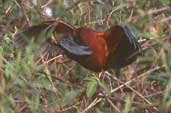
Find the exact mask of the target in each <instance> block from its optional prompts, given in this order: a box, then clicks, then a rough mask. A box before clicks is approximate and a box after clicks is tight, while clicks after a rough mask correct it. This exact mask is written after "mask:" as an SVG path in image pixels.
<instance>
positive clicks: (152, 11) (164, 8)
mask: <svg viewBox="0 0 171 113" xmlns="http://www.w3.org/2000/svg"><path fill="white" fill-rule="evenodd" d="M169 9H171V8H170V7H162V8H160V9H151V10H149V11H148V12H147V14H157V13H160V12H162V11H165V10H169Z"/></svg>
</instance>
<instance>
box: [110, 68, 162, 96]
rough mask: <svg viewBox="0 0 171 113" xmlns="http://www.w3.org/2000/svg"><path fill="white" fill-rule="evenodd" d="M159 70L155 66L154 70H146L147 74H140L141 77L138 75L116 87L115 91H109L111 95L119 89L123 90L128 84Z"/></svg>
mask: <svg viewBox="0 0 171 113" xmlns="http://www.w3.org/2000/svg"><path fill="white" fill-rule="evenodd" d="M160 68H161V67H160V66H156V67H155V68H153V69H150V70H148V71H147V72H145V73H143V74H141V75H139V76H137V77H135V78H133V79H131V80H129V81H127V82H125V83H124V84H122V85H120V86H118V87H116V88H115V89H113V90H111V93H113V92H115V91H117V90H119V89H120V88H123V87H124V86H125V85H128V84H130V83H131V82H133V81H135V80H137V79H140V78H142V77H144V76H146V75H148V74H150V73H152V72H154V71H156V70H159V69H160Z"/></svg>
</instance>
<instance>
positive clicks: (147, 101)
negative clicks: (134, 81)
mask: <svg viewBox="0 0 171 113" xmlns="http://www.w3.org/2000/svg"><path fill="white" fill-rule="evenodd" d="M111 77H112V78H113V79H114V80H116V81H119V82H120V83H122V84H124V82H122V81H120V80H119V79H117V78H116V77H113V76H111ZM125 86H126V87H128V88H129V89H130V90H132V91H133V92H134V93H135V94H137V95H138V96H139V97H140V98H142V99H143V100H144V101H145V102H146V103H147V104H150V105H152V103H151V102H150V101H149V100H148V99H146V98H145V97H144V96H143V95H141V94H140V93H139V92H138V91H136V90H135V89H134V88H132V87H131V86H129V85H128V84H126V85H125ZM153 108H154V110H156V111H159V110H158V109H157V108H156V107H153Z"/></svg>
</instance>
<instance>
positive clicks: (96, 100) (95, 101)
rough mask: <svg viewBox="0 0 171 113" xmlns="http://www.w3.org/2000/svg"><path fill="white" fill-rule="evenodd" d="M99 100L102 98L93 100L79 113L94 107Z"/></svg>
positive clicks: (84, 112)
mask: <svg viewBox="0 0 171 113" xmlns="http://www.w3.org/2000/svg"><path fill="white" fill-rule="evenodd" d="M101 100H102V98H95V99H94V101H93V102H92V103H91V104H90V105H89V106H88V107H87V108H85V109H84V110H83V111H82V112H81V113H86V112H87V111H88V110H89V109H90V108H92V107H93V106H95V105H96V104H97V103H99V102H100V101H101Z"/></svg>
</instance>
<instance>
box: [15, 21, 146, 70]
mask: <svg viewBox="0 0 171 113" xmlns="http://www.w3.org/2000/svg"><path fill="white" fill-rule="evenodd" d="M42 32H43V33H42ZM49 34H53V35H54V34H57V35H54V37H55V40H56V41H54V42H53V41H52V40H51V39H50V38H48V37H51V35H50V36H49ZM30 40H33V41H34V42H35V43H36V44H38V45H39V42H42V44H40V45H41V46H44V45H48V46H46V47H45V51H48V52H49V53H54V52H55V51H56V50H57V49H61V50H62V51H64V53H63V54H65V55H66V56H67V57H68V58H70V59H72V60H74V61H76V62H77V63H79V64H80V65H82V66H83V67H85V68H87V69H89V70H91V71H94V72H101V71H105V70H108V69H110V68H111V69H120V68H123V67H125V66H127V65H129V64H131V63H133V62H134V61H135V60H136V59H137V57H138V56H139V55H143V51H142V48H141V46H140V44H139V43H138V41H137V39H136V38H135V36H134V35H133V33H132V32H131V31H130V29H129V28H128V27H127V26H121V25H113V26H111V27H110V28H109V29H108V30H106V31H104V32H97V31H95V30H93V29H91V28H88V27H79V28H75V27H73V26H71V25H70V24H67V23H66V22H64V21H62V20H54V21H45V22H42V23H41V24H38V25H34V26H31V27H28V28H26V29H25V30H22V31H19V32H18V33H17V34H16V35H15V36H14V38H13V40H12V42H13V44H14V46H15V47H16V48H17V49H23V48H25V47H26V46H27V45H28V43H29V41H30ZM42 40H43V41H42ZM47 48H48V49H47ZM52 48H55V49H52Z"/></svg>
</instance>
